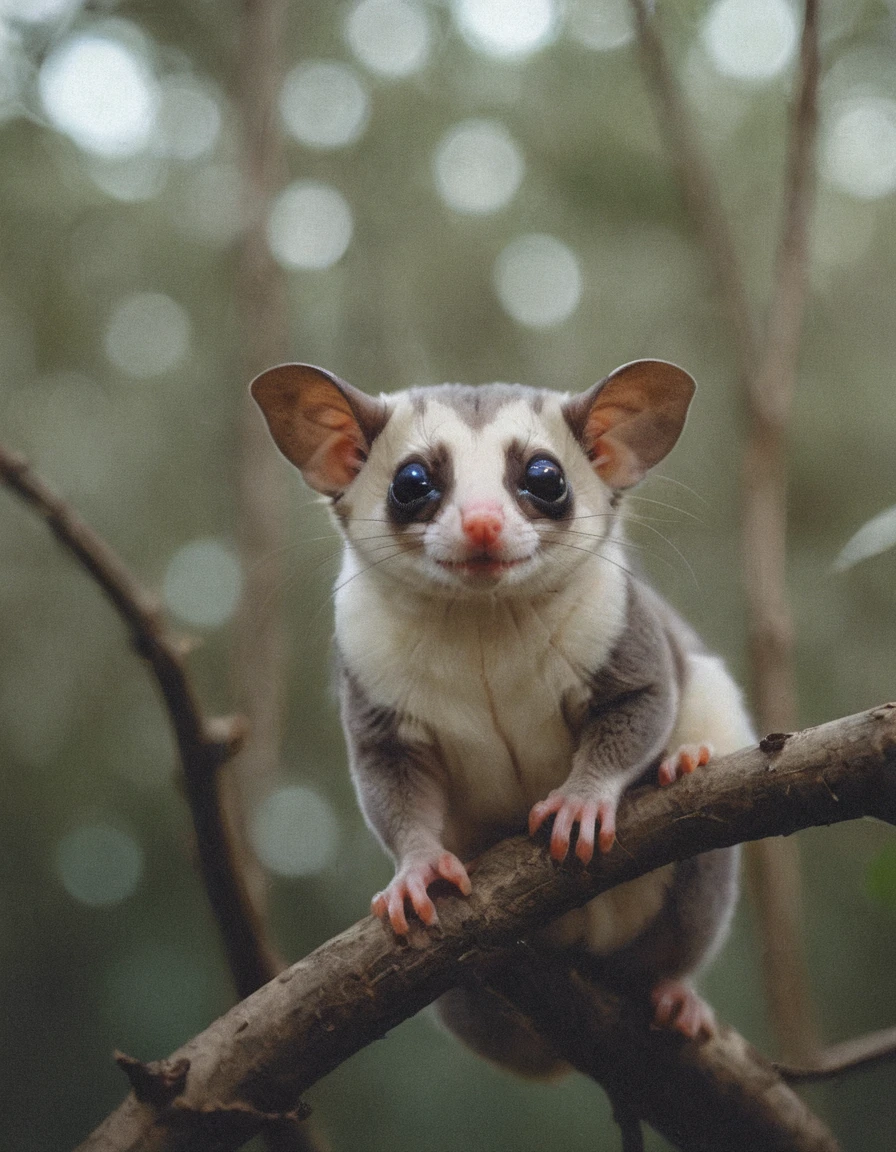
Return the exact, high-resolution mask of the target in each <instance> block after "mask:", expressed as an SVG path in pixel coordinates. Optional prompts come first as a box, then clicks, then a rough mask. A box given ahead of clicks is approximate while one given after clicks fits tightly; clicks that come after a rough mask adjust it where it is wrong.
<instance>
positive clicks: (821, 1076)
mask: <svg viewBox="0 0 896 1152" xmlns="http://www.w3.org/2000/svg"><path fill="white" fill-rule="evenodd" d="M894 1057H896V1028H884V1029H882V1030H881V1031H880V1032H869V1033H868V1034H867V1035H866V1036H857V1037H856V1038H855V1039H853V1040H844V1041H843V1042H842V1043H840V1044H831V1045H830V1047H828V1048H825V1049H824V1050H823V1051H822V1052H820V1053H819V1054H818V1055H817V1056H816V1057H815V1062H814V1064H813V1065H812V1066H811V1067H809V1068H792V1067H790V1066H789V1065H787V1064H777V1063H776V1064H775V1067H776V1068H777V1070H778V1072H779V1074H780V1075H781V1076H782V1077H783V1079H785V1080H786V1081H787V1082H788V1083H789V1084H808V1083H810V1082H812V1081H816V1080H831V1079H833V1078H834V1077H835V1076H840V1075H842V1074H843V1073H844V1072H852V1071H854V1070H855V1069H856V1068H868V1067H870V1066H871V1065H873V1064H882V1063H884V1062H885V1061H887V1060H892V1059H894Z"/></svg>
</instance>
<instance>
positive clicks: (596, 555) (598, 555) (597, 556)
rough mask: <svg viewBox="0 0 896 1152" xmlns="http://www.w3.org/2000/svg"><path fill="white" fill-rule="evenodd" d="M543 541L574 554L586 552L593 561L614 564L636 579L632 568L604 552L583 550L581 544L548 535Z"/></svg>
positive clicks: (543, 537) (544, 536)
mask: <svg viewBox="0 0 896 1152" xmlns="http://www.w3.org/2000/svg"><path fill="white" fill-rule="evenodd" d="M542 540H544V541H546V542H547V543H548V544H556V545H557V546H558V547H560V548H571V549H572V550H573V551H574V552H584V553H585V555H586V556H590V557H591V558H592V559H593V560H603V561H604V562H605V563H607V564H612V565H613V566H614V567H615V568H620V569H621V570H622V571H623V572H625V573H627V574H628V575H629V576H631V577H632V578H635V573H634V572H633V571H632V570H631V569H630V568H626V566H625V565H624V564H620V563H619V561H618V560H611V559H610V557H609V556H604V554H603V553H602V552H598V551H592V550H591V549H590V548H582V547H581V545H579V544H570V543H569V541H568V540H564V539H563V538H562V537H557V538H551V537H550V536H548V535H543V536H542Z"/></svg>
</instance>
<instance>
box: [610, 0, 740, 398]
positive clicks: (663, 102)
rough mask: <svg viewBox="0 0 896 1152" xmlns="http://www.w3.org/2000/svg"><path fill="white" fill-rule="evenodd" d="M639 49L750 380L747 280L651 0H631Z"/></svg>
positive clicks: (686, 199)
mask: <svg viewBox="0 0 896 1152" xmlns="http://www.w3.org/2000/svg"><path fill="white" fill-rule="evenodd" d="M630 3H631V7H632V12H633V14H634V17H635V27H636V29H637V36H638V48H639V50H640V53H641V62H642V66H643V68H644V72H645V75H646V76H647V80H648V85H649V89H650V94H651V96H652V97H653V105H654V111H655V114H656V118H657V120H658V121H659V124H660V128H661V131H662V134H663V139H664V142H665V145H666V154H667V156H668V157H669V162H670V163H671V164H672V166H673V168H674V170H675V174H676V176H677V178H678V184H679V187H680V188H681V194H682V198H683V200H684V204H685V208H686V209H687V211H688V214H689V215H690V217H691V219H692V220H693V221H694V224H695V225H696V227H697V229H698V231H699V233H700V239H701V241H702V243H703V247H704V250H705V251H706V254H707V257H708V258H709V261H710V264H711V266H712V271H713V275H714V276H715V279H716V282H717V284H718V286H719V295H720V298H721V301H722V307H723V308H724V310H725V313H726V315H727V318H728V323H729V325H730V327H731V332H732V334H733V335H734V339H735V344H736V350H737V359H738V364H739V366H740V370H741V372H742V373H743V374H744V376H746V373H747V372H748V371H750V369H751V366H752V365H753V364H755V363H756V358H757V355H758V352H759V335H758V330H757V325H756V323H755V320H754V318H753V314H752V309H751V307H750V301H749V299H748V297H747V290H746V281H745V278H744V275H743V271H742V269H741V266H740V260H739V258H738V255H737V247H736V245H735V243H734V237H733V236H732V234H731V229H730V227H729V225H728V217H727V215H726V213H725V209H724V207H723V205H722V197H721V194H720V192H719V187H718V184H717V182H716V178H715V176H714V175H713V171H712V168H711V167H710V164H709V162H708V160H707V159H706V156H705V155H704V153H703V150H702V149H701V147H700V144H699V137H698V133H697V131H696V128H695V126H694V123H693V120H692V117H691V114H690V112H689V111H688V107H687V102H686V100H685V97H684V94H683V92H682V91H681V87H680V85H679V83H678V80H677V79H676V76H675V73H674V71H673V70H672V67H671V65H670V63H669V58H668V56H667V55H666V48H665V45H664V44H663V39H662V36H661V35H660V31H659V28H658V27H657V22H656V16H655V14H654V11H653V9H654V5H653V4H652V3H651V2H650V0H630Z"/></svg>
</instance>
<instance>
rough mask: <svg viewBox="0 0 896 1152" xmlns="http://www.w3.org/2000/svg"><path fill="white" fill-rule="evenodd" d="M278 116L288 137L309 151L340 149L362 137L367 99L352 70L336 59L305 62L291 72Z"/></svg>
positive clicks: (365, 121)
mask: <svg viewBox="0 0 896 1152" xmlns="http://www.w3.org/2000/svg"><path fill="white" fill-rule="evenodd" d="M280 114H281V116H282V117H283V123H284V125H285V126H286V129H287V131H288V132H289V134H290V135H291V136H293V137H294V138H295V139H296V140H298V141H299V142H300V143H301V144H307V145H308V146H309V147H311V148H343V147H344V146H345V145H346V144H354V142H355V141H356V140H359V139H360V138H361V136H363V134H364V129H365V128H366V127H367V121H368V118H369V115H370V98H369V96H368V94H367V89H366V88H365V86H364V85H363V84H362V82H361V79H360V77H359V76H358V74H357V72H356V71H355V70H354V68H350V67H349V66H348V64H342V63H340V62H339V61H338V60H306V61H304V62H303V63H301V64H297V65H296V66H295V68H293V69H291V70H290V71H289V72H288V73H287V75H286V79H285V80H284V82H283V88H282V90H281V92H280Z"/></svg>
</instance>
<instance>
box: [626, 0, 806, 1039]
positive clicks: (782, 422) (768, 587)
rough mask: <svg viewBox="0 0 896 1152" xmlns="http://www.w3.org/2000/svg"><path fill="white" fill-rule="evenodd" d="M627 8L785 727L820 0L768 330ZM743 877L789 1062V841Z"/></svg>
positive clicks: (767, 724)
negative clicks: (725, 415) (686, 228)
mask: <svg viewBox="0 0 896 1152" xmlns="http://www.w3.org/2000/svg"><path fill="white" fill-rule="evenodd" d="M631 5H632V9H633V11H634V14H635V19H636V25H637V30H638V42H639V45H640V48H641V55H642V60H643V63H644V69H645V72H646V75H647V77H648V80H649V83H650V89H651V92H652V94H653V96H654V104H655V108H656V115H657V118H658V120H659V122H660V125H661V128H662V130H663V134H664V139H665V142H666V147H667V153H668V155H669V158H670V162H671V163H672V165H673V166H674V168H675V171H676V173H677V176H678V180H679V183H680V186H681V189H682V195H683V198H684V201H685V204H686V206H687V208H688V211H689V213H690V215H691V217H692V219H693V220H694V222H695V224H696V226H697V229H698V231H699V233H700V236H701V239H702V242H703V245H704V248H705V250H706V252H707V254H708V256H709V259H710V261H711V263H712V267H713V270H714V273H715V277H716V281H717V283H718V285H719V289H720V295H721V299H722V302H723V306H724V308H725V311H726V313H727V315H728V319H729V323H730V326H731V331H732V334H733V336H734V342H735V350H736V353H737V361H738V367H739V373H740V376H741V379H742V380H743V384H744V391H745V396H746V404H747V418H748V440H747V444H746V447H745V452H744V465H743V486H742V506H743V518H744V527H743V541H744V548H743V552H744V585H745V592H746V598H747V615H748V633H749V648H750V668H751V680H752V697H753V702H754V706H755V709H756V715H757V719H758V722H759V725H760V727H761V728H762V729H764V730H765V731H772V730H778V731H781V730H784V729H787V728H790V727H793V725H794V723H795V692H794V677H793V628H792V624H791V619H790V610H789V607H788V603H787V596H786V530H787V524H786V500H787V491H786V456H785V447H786V443H785V441H786V427H787V420H788V416H789V411H790V404H791V399H792V395H793V389H794V381H795V379H796V367H797V356H798V352H799V343H800V337H801V333H802V320H803V311H804V305H805V286H806V265H807V236H808V220H809V215H810V211H811V204H812V190H813V159H814V151H815V136H816V125H817V92H818V75H819V52H818V15H819V4H818V0H807V2H806V6H805V14H804V22H803V32H802V39H801V46H800V67H799V76H798V80H797V97H796V99H795V101H794V105H793V114H792V118H791V128H790V134H789V150H788V163H787V173H786V177H785V193H784V216H783V221H782V226H781V234H780V241H779V245H778V254H777V259H776V269H775V277H774V285H773V289H772V299H771V305H770V307H769V312H768V319H767V323H766V324H765V325H764V326H760V325H759V324H758V323H757V322H756V320H755V318H754V317H753V315H752V309H751V306H750V302H749V298H748V294H747V290H746V284H745V280H744V275H743V270H742V268H741V267H740V263H739V260H738V258H737V252H736V247H735V244H734V240H733V237H732V235H731V231H730V229H729V226H728V221H727V217H726V214H725V211H724V207H723V204H722V199H721V195H720V193H719V189H718V186H717V183H716V181H715V179H714V177H713V174H712V170H711V168H710V165H709V163H708V161H707V159H706V157H705V156H704V154H703V152H702V150H701V148H700V145H699V142H698V132H697V130H696V127H695V125H694V122H693V119H692V117H691V115H690V113H689V111H688V108H687V103H686V101H685V99H684V96H683V94H682V92H681V89H680V87H679V85H678V82H677V80H676V78H675V74H674V72H673V71H672V69H671V67H670V65H669V61H668V58H667V56H666V52H665V48H664V45H663V41H662V39H661V37H660V34H659V31H658V29H657V26H656V18H655V16H654V15H653V14H652V6H651V5H649V4H648V3H647V0H631ZM748 876H749V879H750V888H751V891H752V893H753V896H754V903H755V905H756V908H757V912H758V916H759V936H760V940H761V943H762V956H763V967H764V971H765V987H766V992H767V996H768V998H769V1015H770V1018H771V1019H772V1021H773V1026H774V1028H775V1031H776V1032H777V1033H778V1035H779V1038H780V1042H781V1046H782V1050H783V1052H784V1054H785V1055H786V1056H787V1058H788V1059H791V1060H798V1061H808V1060H809V1059H810V1056H811V1053H812V1051H814V1048H815V1031H814V1026H813V1023H812V1019H811V1009H810V1005H809V993H808V988H807V978H806V966H805V962H804V960H803V956H802V945H801V938H800V924H801V896H800V872H799V857H798V851H797V846H796V844H790V843H783V842H779V843H775V844H768V845H764V844H757V845H754V846H751V847H750V850H749V852H748Z"/></svg>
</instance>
